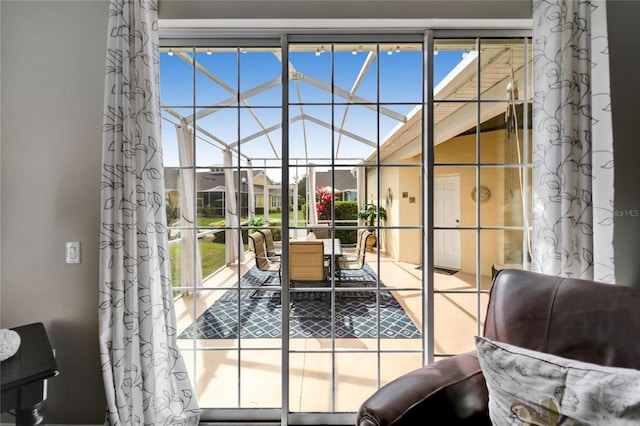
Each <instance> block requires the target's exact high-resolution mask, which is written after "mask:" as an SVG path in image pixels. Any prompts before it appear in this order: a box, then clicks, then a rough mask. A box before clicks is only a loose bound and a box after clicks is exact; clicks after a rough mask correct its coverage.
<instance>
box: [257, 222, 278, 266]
mask: <svg viewBox="0 0 640 426" xmlns="http://www.w3.org/2000/svg"><path fill="white" fill-rule="evenodd" d="M258 232H260V233H261V234H262V236H263V237H264V243H265V246H266V250H267V257H269V258H272V257H279V256H281V255H282V252H281V251H280V248H279V247H278V248H276V245H275V243H274V241H273V232H272V231H271V229H269V228H264V229H259V230H258ZM273 260H277V261H280V259H273Z"/></svg>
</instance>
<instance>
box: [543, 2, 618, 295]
mask: <svg viewBox="0 0 640 426" xmlns="http://www.w3.org/2000/svg"><path fill="white" fill-rule="evenodd" d="M533 7H534V9H533V49H534V52H533V63H534V65H533V73H534V77H533V84H534V88H535V89H534V92H535V93H534V100H533V101H534V105H533V111H534V114H533V126H534V129H533V131H534V136H533V139H534V141H535V143H534V149H533V209H534V210H533V236H532V242H533V256H532V269H533V270H536V271H539V272H543V273H547V274H551V275H557V276H566V277H574V278H584V279H593V280H596V281H602V282H609V283H614V282H615V275H614V264H613V258H614V255H613V216H614V209H613V188H614V187H613V166H614V165H613V133H612V126H611V108H610V89H609V58H608V48H607V47H608V41H607V21H606V3H605V2H604V1H587V0H534V3H533Z"/></svg>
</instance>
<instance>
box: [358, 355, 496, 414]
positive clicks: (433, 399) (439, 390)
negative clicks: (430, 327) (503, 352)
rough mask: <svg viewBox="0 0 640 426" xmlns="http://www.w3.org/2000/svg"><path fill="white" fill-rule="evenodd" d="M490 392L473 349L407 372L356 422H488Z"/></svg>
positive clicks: (363, 409) (376, 397)
mask: <svg viewBox="0 0 640 426" xmlns="http://www.w3.org/2000/svg"><path fill="white" fill-rule="evenodd" d="M488 403H489V395H488V392H487V387H486V384H485V380H484V376H483V375H482V371H481V370H480V364H479V363H478V357H477V354H476V352H475V351H473V352H467V353H464V354H459V355H456V356H453V357H451V358H447V359H443V360H441V361H438V362H435V363H433V364H430V365H427V366H425V367H422V368H419V369H417V370H414V371H412V372H410V373H407V374H405V375H403V376H401V377H399V378H397V379H395V380H394V381H392V382H390V383H388V384H386V385H385V386H383V387H382V388H380V389H379V390H378V391H377V392H376V393H374V394H373V395H372V396H371V397H369V399H367V400H366V401H365V402H364V403H363V404H362V406H361V407H360V410H359V411H358V415H357V421H356V424H357V425H358V426H388V425H394V426H401V425H415V424H423V425H427V424H434V425H435V424H440V425H449V426H454V425H460V426H462V425H491V421H490V420H489V408H488Z"/></svg>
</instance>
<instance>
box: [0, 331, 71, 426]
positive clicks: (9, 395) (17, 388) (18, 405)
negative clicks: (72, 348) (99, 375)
mask: <svg viewBox="0 0 640 426" xmlns="http://www.w3.org/2000/svg"><path fill="white" fill-rule="evenodd" d="M12 330H13V331H15V332H16V333H18V334H19V335H20V348H19V349H18V352H16V354H15V355H14V356H12V357H11V358H9V359H6V360H4V361H2V363H1V364H0V370H1V371H2V381H1V382H0V383H1V385H0V386H1V388H2V400H1V401H0V406H1V407H2V411H3V412H4V411H8V410H12V409H15V410H16V425H20V426H22V425H42V424H44V419H43V418H42V414H41V412H40V409H41V407H42V402H43V400H44V397H45V395H44V389H45V384H44V381H45V380H46V379H48V378H49V377H53V376H55V375H57V374H58V366H57V364H56V360H55V358H54V357H53V352H52V350H51V344H50V343H49V338H48V337H47V332H46V331H45V329H44V324H42V323H40V322H39V323H34V324H28V325H23V326H21V327H16V328H12Z"/></svg>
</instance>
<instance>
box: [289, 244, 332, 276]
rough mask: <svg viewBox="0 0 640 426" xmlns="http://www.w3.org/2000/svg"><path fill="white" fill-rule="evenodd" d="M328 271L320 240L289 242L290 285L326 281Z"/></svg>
mask: <svg viewBox="0 0 640 426" xmlns="http://www.w3.org/2000/svg"><path fill="white" fill-rule="evenodd" d="M328 273H329V267H328V265H327V263H326V261H325V257H324V244H323V243H322V241H313V240H310V241H291V242H290V243H289V281H290V282H291V286H292V287H293V286H294V283H296V282H326V281H327V275H328Z"/></svg>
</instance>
